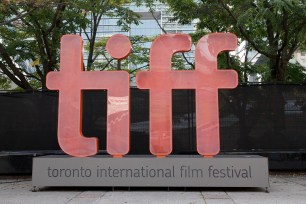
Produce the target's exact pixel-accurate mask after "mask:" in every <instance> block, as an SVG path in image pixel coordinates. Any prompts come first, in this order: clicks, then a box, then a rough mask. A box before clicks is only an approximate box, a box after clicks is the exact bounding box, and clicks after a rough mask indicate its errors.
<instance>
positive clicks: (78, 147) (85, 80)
mask: <svg viewBox="0 0 306 204" xmlns="http://www.w3.org/2000/svg"><path fill="white" fill-rule="evenodd" d="M116 38H118V36H117V37H116ZM119 39H120V41H121V43H124V51H122V49H121V47H119V46H110V47H108V50H109V51H110V54H111V55H115V56H114V58H118V59H119V58H120V59H123V58H125V57H127V55H128V54H129V53H130V50H131V48H130V49H128V45H130V44H129V43H130V42H129V40H128V38H124V37H123V38H122V36H121V37H120V36H119ZM111 40H113V39H112V38H111ZM127 41H128V42H127ZM82 50H83V40H82V38H81V37H80V36H78V35H65V36H63V37H62V39H61V53H60V71H58V72H50V73H49V74H48V75H47V87H48V88H49V89H51V90H59V110H58V111H59V112H58V141H59V145H60V147H61V148H62V150H63V151H64V152H66V153H67V154H69V155H71V156H76V157H85V156H91V155H95V154H96V153H97V151H98V140H97V138H94V137H92V138H87V137H84V136H83V135H82V90H101V89H105V90H107V94H108V96H107V101H108V102H107V141H106V145H107V147H106V149H107V152H108V153H109V154H111V155H114V156H116V157H120V156H122V155H124V154H126V153H128V151H129V127H130V122H129V90H130V87H129V81H130V78H129V74H128V73H127V72H125V71H84V67H83V54H82Z"/></svg>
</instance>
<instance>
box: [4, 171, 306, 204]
mask: <svg viewBox="0 0 306 204" xmlns="http://www.w3.org/2000/svg"><path fill="white" fill-rule="evenodd" d="M270 186H271V187H270V193H266V192H265V191H264V190H263V189H258V188H246V189H245V188H239V189H233V188H202V189H199V188H187V189H183V188H170V189H165V188H160V189H157V188H150V189H143V188H131V189H128V188H115V189H111V188H43V189H41V191H39V192H31V188H32V186H31V177H26V176H23V177H12V176H2V177H0V203H1V204H2V203H3V204H10V203H14V204H15V203H29V204H36V203H37V204H44V203H52V204H54V203H77V204H82V203H84V204H90V203H95V204H96V203H111V204H113V203H114V204H117V203H118V204H119V203H120V204H121V203H122V204H126V203H131V204H134V203H156V204H163V203H165V204H170V203H173V204H174V203H175V204H177V203H188V204H198V203H204V204H205V203H206V204H215V203H216V204H230V203H236V204H240V203H241V204H244V203H247V204H253V203H254V204H255V203H259V204H266V203H267V204H271V203H272V204H281V203H286V204H288V203H289V204H290V203H293V204H299V203H301V204H302V203H305V204H306V172H295V173H286V172H273V173H271V174H270ZM113 190H114V191H113ZM168 190H169V191H168Z"/></svg>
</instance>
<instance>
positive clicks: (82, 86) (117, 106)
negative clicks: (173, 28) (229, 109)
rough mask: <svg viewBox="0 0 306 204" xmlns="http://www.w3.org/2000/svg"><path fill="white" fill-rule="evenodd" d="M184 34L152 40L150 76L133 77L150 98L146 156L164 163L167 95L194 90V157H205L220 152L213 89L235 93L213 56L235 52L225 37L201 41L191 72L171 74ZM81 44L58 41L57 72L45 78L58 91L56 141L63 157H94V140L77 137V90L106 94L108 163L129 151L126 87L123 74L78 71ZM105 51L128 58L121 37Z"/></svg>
mask: <svg viewBox="0 0 306 204" xmlns="http://www.w3.org/2000/svg"><path fill="white" fill-rule="evenodd" d="M191 46H192V41H191V37H190V36H189V35H187V34H167V35H161V36H159V37H157V38H156V39H155V40H154V42H153V43H152V47H151V49H150V70H149V71H140V72H138V73H137V75H136V83H137V87H138V88H140V89H149V92H150V151H151V153H152V154H154V155H156V156H158V157H164V156H167V155H169V154H170V153H171V151H172V113H171V111H172V94H171V92H172V89H195V90H196V138H197V151H198V153H199V154H201V155H203V156H207V157H211V156H213V155H216V154H218V153H219V151H220V136H219V112H218V89H219V88H235V87H236V86H237V85H238V75H237V73H236V72H235V71H234V70H228V69H227V70H218V69H217V56H218V54H219V53H220V52H222V51H225V50H235V49H236V47H237V37H236V36H235V35H233V34H230V33H213V34H209V35H206V36H203V37H202V38H201V39H200V40H199V42H198V43H197V45H196V48H195V70H183V71H182V70H179V71H177V70H171V59H172V56H173V54H175V53H177V52H186V51H189V50H190V49H191ZM82 49H83V40H82V38H81V37H80V36H78V35H65V36H63V37H62V39H61V54H60V71H59V72H50V73H49V74H48V75H47V87H48V88H49V89H52V90H59V113H58V141H59V145H60V147H61V148H62V150H63V151H64V152H66V153H67V154H69V155H72V156H76V157H85V156H91V155H95V154H96V153H97V152H98V139H97V138H95V137H92V138H87V137H84V136H83V135H82V125H81V124H82V93H81V91H82V90H102V89H105V90H107V94H108V95H107V139H106V140H107V141H106V144H107V145H106V150H107V152H108V153H109V154H111V155H113V156H114V157H122V156H123V155H125V154H127V153H128V151H129V146H130V144H129V143H130V131H129V129H130V128H129V127H130V121H129V118H130V117H129V114H130V111H129V108H130V104H129V103H130V100H129V97H130V94H129V90H130V86H129V81H130V78H129V74H128V72H126V71H84V67H83V54H82ZM106 49H107V51H108V52H109V54H110V55H111V56H112V57H113V58H115V59H124V58H126V57H128V55H129V54H130V52H131V43H130V41H129V39H128V38H127V37H126V36H124V35H120V34H117V35H114V36H112V37H111V38H110V39H109V40H108V41H107V45H106Z"/></svg>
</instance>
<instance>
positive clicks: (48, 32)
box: [0, 0, 80, 90]
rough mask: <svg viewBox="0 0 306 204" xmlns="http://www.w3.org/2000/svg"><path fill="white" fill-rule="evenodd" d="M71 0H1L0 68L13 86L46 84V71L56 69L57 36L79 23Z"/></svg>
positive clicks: (34, 86)
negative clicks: (21, 0) (7, 0)
mask: <svg viewBox="0 0 306 204" xmlns="http://www.w3.org/2000/svg"><path fill="white" fill-rule="evenodd" d="M71 2H72V1H71ZM71 2H69V1H63V0H57V1H45V2H44V4H40V3H39V2H36V3H33V1H32V2H31V1H29V2H27V1H24V2H17V1H16V3H13V2H10V3H8V4H7V3H6V4H5V3H1V6H2V7H1V8H2V9H3V10H2V11H1V13H0V22H2V24H4V26H1V28H0V39H1V40H2V41H1V42H0V56H1V59H0V69H1V72H2V74H4V75H6V76H7V77H8V78H9V79H10V80H11V81H12V82H14V83H15V84H16V85H17V86H19V87H21V88H22V89H25V90H33V89H36V88H39V87H42V88H43V89H45V88H46V75H47V73H48V72H49V71H53V70H57V69H58V60H59V56H58V54H59V52H58V48H59V42H60V37H61V36H62V35H64V34H66V33H75V31H76V30H78V27H79V24H80V22H79V19H80V15H79V13H78V11H77V10H76V9H75V8H73V7H72V6H71V4H70V3H71Z"/></svg>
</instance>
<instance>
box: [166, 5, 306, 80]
mask: <svg viewBox="0 0 306 204" xmlns="http://www.w3.org/2000/svg"><path fill="white" fill-rule="evenodd" d="M165 1H166V2H167V3H168V4H169V5H170V8H171V11H172V12H173V13H174V16H175V19H177V20H179V21H180V22H181V23H183V24H186V23H190V22H191V20H193V19H198V20H199V23H198V30H204V31H205V30H209V31H210V32H232V33H235V34H236V35H237V36H238V37H240V38H241V39H243V40H246V41H247V42H248V44H249V46H250V47H251V48H252V49H253V50H256V51H257V52H258V53H260V54H262V55H264V56H266V57H267V58H268V59H269V71H270V76H269V78H270V80H271V81H285V80H286V72H287V70H288V63H289V60H290V59H291V57H292V55H293V53H294V52H295V51H296V50H297V48H299V47H304V48H305V47H306V46H305V43H306V38H305V36H306V26H305V24H306V4H305V1H304V0H258V1H254V0H246V1H240V0H217V1H214V0H202V1H195V0H184V1H175V0H165ZM191 10H192V11H193V12H190V11H191Z"/></svg>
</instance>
